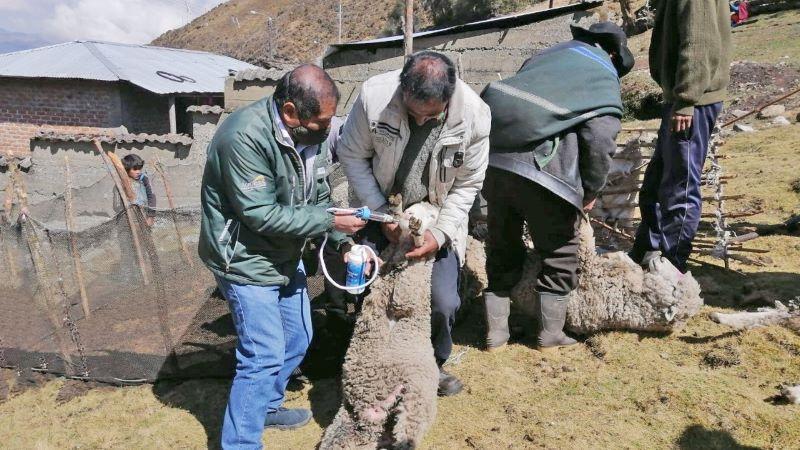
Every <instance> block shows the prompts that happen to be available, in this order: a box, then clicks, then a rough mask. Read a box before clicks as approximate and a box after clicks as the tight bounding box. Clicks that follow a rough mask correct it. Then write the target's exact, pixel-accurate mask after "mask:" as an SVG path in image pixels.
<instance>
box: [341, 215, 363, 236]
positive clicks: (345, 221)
mask: <svg viewBox="0 0 800 450" xmlns="http://www.w3.org/2000/svg"><path fill="white" fill-rule="evenodd" d="M366 224H367V222H365V221H363V220H361V219H359V218H358V217H356V216H354V215H352V214H346V213H345V214H334V216H333V228H334V229H335V230H336V231H341V232H342V233H344V234H353V233H355V232H356V231H358V230H360V229H362V228H364V226H365V225H366Z"/></svg>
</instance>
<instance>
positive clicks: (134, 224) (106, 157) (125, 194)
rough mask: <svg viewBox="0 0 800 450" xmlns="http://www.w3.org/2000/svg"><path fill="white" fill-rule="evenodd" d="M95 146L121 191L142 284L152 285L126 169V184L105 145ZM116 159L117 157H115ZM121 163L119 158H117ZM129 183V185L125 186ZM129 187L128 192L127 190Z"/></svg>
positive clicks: (96, 144)
mask: <svg viewBox="0 0 800 450" xmlns="http://www.w3.org/2000/svg"><path fill="white" fill-rule="evenodd" d="M94 146H95V147H96V148H97V151H98V152H99V153H100V157H101V158H103V163H104V164H105V165H106V169H107V170H108V173H109V175H111V179H112V180H114V184H115V185H116V186H117V191H119V197H120V199H122V205H123V206H124V208H125V217H126V218H127V219H128V225H130V227H131V237H132V238H133V248H134V250H136V259H137V261H138V262H139V270H140V271H141V272H142V282H143V283H144V284H145V285H148V284H150V279H149V278H148V276H147V267H146V266H145V263H144V255H143V254H142V246H141V244H140V243H139V222H138V221H137V220H135V219H134V218H133V216H131V202H130V200H129V198H133V189H132V188H131V186H130V181H128V179H127V176H128V175H127V174H126V173H125V171H124V169H122V172H123V176H124V177H125V178H124V180H125V181H124V182H123V181H122V180H123V179H122V178H121V176H120V173H119V170H120V167H117V166H116V165H115V164H114V163H113V162H112V161H113V160H112V159H111V153H106V151H105V150H103V145H102V144H100V141H98V140H97V139H95V140H94ZM114 156H115V157H116V156H117V155H114ZM116 160H117V161H119V158H118V157H117V158H116ZM126 182H127V185H126V184H125V183H126ZM126 187H127V190H126Z"/></svg>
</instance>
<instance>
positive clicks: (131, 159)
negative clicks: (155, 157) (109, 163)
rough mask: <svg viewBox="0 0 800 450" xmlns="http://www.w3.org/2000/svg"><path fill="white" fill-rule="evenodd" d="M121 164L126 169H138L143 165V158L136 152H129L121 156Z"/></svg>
mask: <svg viewBox="0 0 800 450" xmlns="http://www.w3.org/2000/svg"><path fill="white" fill-rule="evenodd" d="M122 166H123V167H125V170H126V171H128V170H132V169H135V170H139V169H141V168H142V167H144V160H143V159H142V157H141V156H139V155H137V154H136V153H131V154H130V155H125V156H124V157H123V158H122Z"/></svg>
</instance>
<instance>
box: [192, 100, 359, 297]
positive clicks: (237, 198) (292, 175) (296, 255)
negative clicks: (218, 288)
mask: <svg viewBox="0 0 800 450" xmlns="http://www.w3.org/2000/svg"><path fill="white" fill-rule="evenodd" d="M272 101H273V100H272V96H270V97H267V98H263V99H261V100H259V101H257V102H255V103H253V104H251V105H248V106H246V107H244V108H242V109H240V110H238V111H236V112H234V113H233V114H231V115H230V116H229V117H228V118H227V119H226V120H225V121H224V122H223V123H222V124H221V125H220V127H219V128H218V129H217V132H216V133H215V134H214V138H213V139H212V140H211V143H210V144H209V146H208V159H207V160H206V166H205V171H204V173H203V185H202V191H201V205H202V223H201V226H200V242H199V244H198V252H199V254H200V259H201V260H202V261H203V262H204V263H205V264H206V266H208V268H209V269H211V271H212V272H213V273H214V274H216V275H218V276H220V277H223V278H225V279H227V280H230V281H233V282H236V283H242V284H253V285H259V286H271V285H287V284H288V283H289V281H290V279H291V277H293V276H294V274H295V272H296V270H297V266H298V264H299V262H300V257H301V255H302V252H303V249H304V247H305V244H306V241H307V240H308V239H309V238H315V237H319V236H321V235H323V234H324V233H326V232H331V236H330V238H329V241H330V242H331V243H333V244H334V245H337V246H338V245H339V244H341V243H342V242H343V241H344V240H346V239H347V238H346V236H345V235H344V234H342V233H339V232H332V226H333V216H332V215H331V214H329V213H327V212H326V211H325V209H326V208H327V207H329V206H330V194H331V189H330V185H329V184H328V181H327V175H328V174H327V172H326V171H327V168H328V167H329V166H330V155H329V152H328V145H327V143H323V144H322V145H320V146H319V148H318V150H317V156H316V159H315V160H314V161H315V162H314V171H313V173H314V183H315V188H314V189H313V191H311V193H310V195H308V198H307V199H306V198H305V197H306V195H305V194H304V193H305V192H307V191H306V189H305V182H304V176H303V175H302V174H303V166H302V164H303V163H302V160H301V157H300V155H299V154H298V152H297V151H296V150H295V149H294V147H293V145H292V144H291V143H286V142H281V141H282V138H281V137H280V136H281V134H280V132H279V131H278V129H277V125H276V122H275V118H274V117H273V113H272V111H273V109H272V107H271V105H272Z"/></svg>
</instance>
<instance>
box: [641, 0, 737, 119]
mask: <svg viewBox="0 0 800 450" xmlns="http://www.w3.org/2000/svg"><path fill="white" fill-rule="evenodd" d="M655 6H656V17H655V27H654V28H653V36H652V39H651V40H650V74H651V75H652V76H653V79H654V80H655V81H656V82H657V83H658V84H659V85H660V86H661V88H662V89H663V91H664V102H665V103H673V104H674V105H675V112H678V113H681V114H686V115H692V113H693V112H694V107H695V106H703V105H710V104H713V103H717V102H721V101H724V100H725V98H726V96H727V88H728V83H729V81H730V63H731V20H730V7H729V5H728V0H658V1H657V2H656V5H655Z"/></svg>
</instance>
